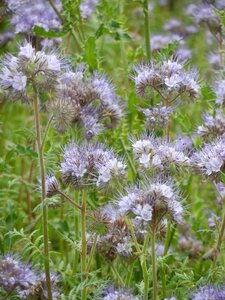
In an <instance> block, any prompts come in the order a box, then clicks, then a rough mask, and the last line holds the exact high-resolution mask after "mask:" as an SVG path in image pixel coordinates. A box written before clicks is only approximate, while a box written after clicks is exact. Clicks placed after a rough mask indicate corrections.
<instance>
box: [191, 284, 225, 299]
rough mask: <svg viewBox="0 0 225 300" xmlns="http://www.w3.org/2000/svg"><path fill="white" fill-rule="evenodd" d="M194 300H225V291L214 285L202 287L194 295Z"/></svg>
mask: <svg viewBox="0 0 225 300" xmlns="http://www.w3.org/2000/svg"><path fill="white" fill-rule="evenodd" d="M191 299H192V300H203V299H210V300H223V299H225V289H224V288H223V287H221V288H219V287H216V286H213V285H210V286H206V287H201V288H199V289H198V290H197V291H195V293H193V295H192V297H191Z"/></svg>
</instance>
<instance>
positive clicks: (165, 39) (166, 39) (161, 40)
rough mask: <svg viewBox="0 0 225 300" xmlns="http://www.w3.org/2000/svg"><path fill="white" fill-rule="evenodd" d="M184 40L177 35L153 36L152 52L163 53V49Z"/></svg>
mask: <svg viewBox="0 0 225 300" xmlns="http://www.w3.org/2000/svg"><path fill="white" fill-rule="evenodd" d="M181 39H182V37H181V36H180V35H177V34H167V35H165V34H164V35H163V34H158V35H153V36H151V50H152V52H158V51H161V50H162V49H163V48H166V47H168V45H169V44H171V43H174V42H179V41H180V40H181Z"/></svg>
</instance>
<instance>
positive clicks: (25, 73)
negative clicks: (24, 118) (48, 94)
mask: <svg viewBox="0 0 225 300" xmlns="http://www.w3.org/2000/svg"><path fill="white" fill-rule="evenodd" d="M63 68H64V63H63V61H62V60H61V59H60V58H59V55H58V54H57V53H54V52H46V51H44V50H42V51H36V50H35V49H34V48H33V46H32V45H31V44H30V43H28V42H25V43H24V44H23V45H21V46H20V47H19V53H18V55H17V56H13V55H11V54H6V55H5V57H3V59H2V60H1V71H0V88H1V89H3V90H4V91H5V92H8V93H9V95H10V96H11V98H12V99H22V100H24V99H28V95H27V91H26V90H27V87H28V86H29V85H35V86H36V88H39V89H45V88H48V89H50V90H53V89H56V85H57V84H58V80H59V77H60V76H61V72H62V71H63Z"/></svg>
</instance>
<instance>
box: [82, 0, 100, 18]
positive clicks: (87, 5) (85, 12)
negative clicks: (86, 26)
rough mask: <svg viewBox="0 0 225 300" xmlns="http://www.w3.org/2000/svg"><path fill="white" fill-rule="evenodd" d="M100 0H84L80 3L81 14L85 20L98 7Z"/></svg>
mask: <svg viewBox="0 0 225 300" xmlns="http://www.w3.org/2000/svg"><path fill="white" fill-rule="evenodd" d="M98 2H99V0H82V1H81V4H80V12H81V16H82V18H83V19H84V20H88V19H89V18H90V16H91V15H92V14H93V12H94V11H95V9H96V6H97V4H98Z"/></svg>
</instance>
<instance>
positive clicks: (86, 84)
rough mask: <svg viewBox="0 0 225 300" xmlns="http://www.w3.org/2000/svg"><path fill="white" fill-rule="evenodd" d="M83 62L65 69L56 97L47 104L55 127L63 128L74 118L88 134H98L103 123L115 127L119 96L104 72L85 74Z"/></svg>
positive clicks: (118, 114) (117, 118)
mask: <svg viewBox="0 0 225 300" xmlns="http://www.w3.org/2000/svg"><path fill="white" fill-rule="evenodd" d="M86 71H87V70H86V69H85V67H84V65H80V66H79V67H78V68H77V69H76V70H75V72H67V73H66V74H65V76H64V77H63V78H62V79H61V82H60V86H59V92H58V93H57V96H56V99H55V101H53V102H52V103H51V104H50V105H49V110H50V112H53V114H54V120H55V127H56V129H57V130H58V131H59V132H63V131H64V130H65V129H66V128H67V126H68V125H69V124H71V123H73V122H77V123H81V124H82V125H83V127H84V128H85V131H86V135H87V137H88V138H91V137H92V136H94V135H96V134H98V133H99V132H100V131H101V130H102V129H103V128H104V124H105V126H107V127H110V128H112V127H114V126H115V125H116V124H117V122H118V121H119V119H120V118H121V116H122V108H121V105H120V99H119V98H118V96H117V94H116V92H115V88H114V86H113V84H112V83H111V82H110V80H109V79H108V78H107V76H105V75H100V74H99V73H97V72H95V73H94V74H93V75H92V76H90V77H87V76H86V75H85V72H86Z"/></svg>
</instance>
